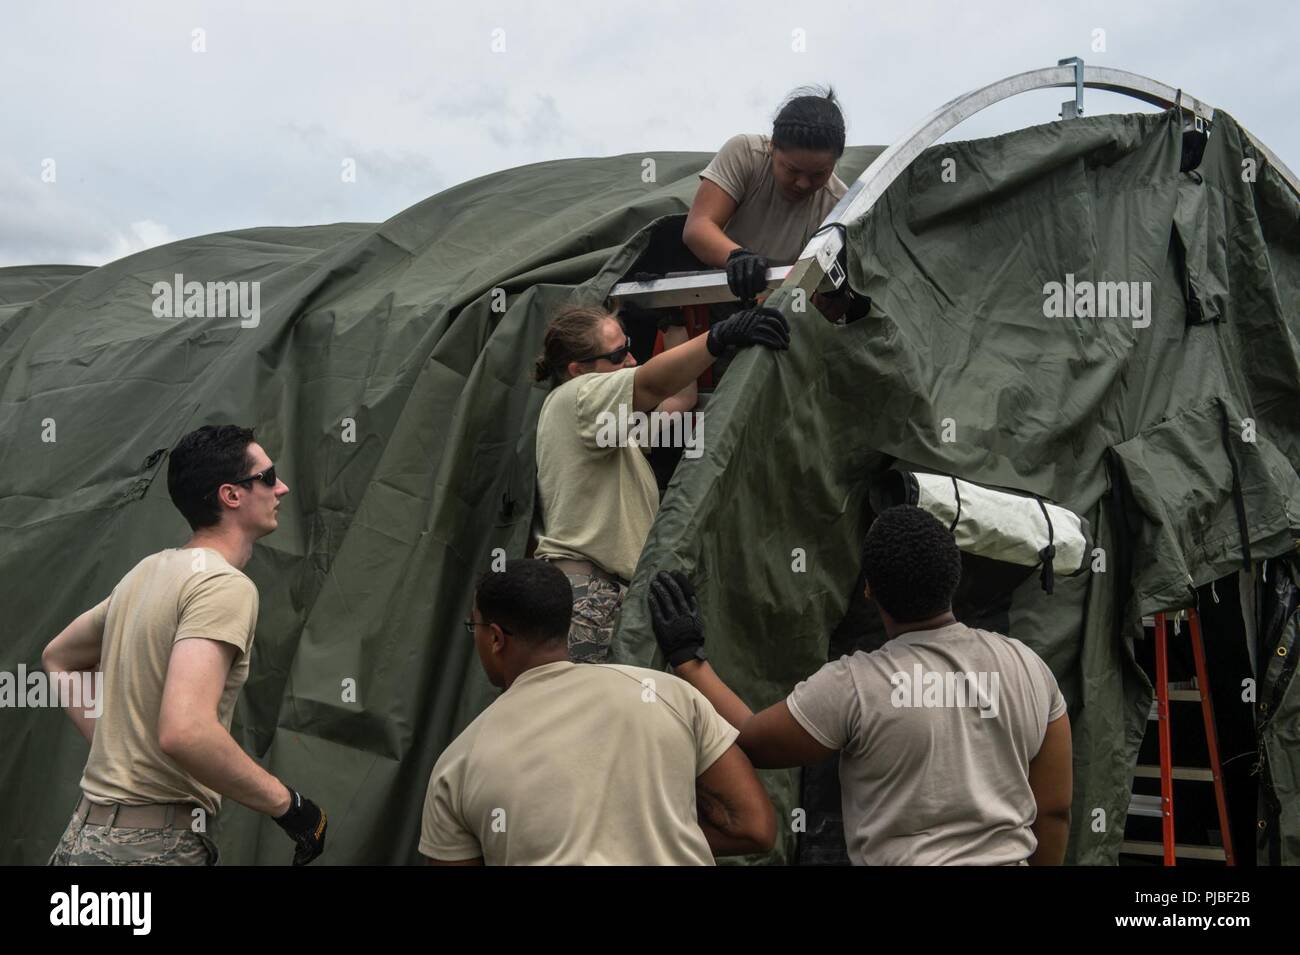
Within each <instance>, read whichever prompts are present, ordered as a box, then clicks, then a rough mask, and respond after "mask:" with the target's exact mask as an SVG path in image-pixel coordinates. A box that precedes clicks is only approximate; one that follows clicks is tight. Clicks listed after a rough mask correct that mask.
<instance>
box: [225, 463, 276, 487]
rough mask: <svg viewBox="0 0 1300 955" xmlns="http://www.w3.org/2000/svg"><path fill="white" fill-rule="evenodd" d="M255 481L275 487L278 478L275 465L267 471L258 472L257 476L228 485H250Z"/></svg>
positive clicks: (250, 476) (251, 475)
mask: <svg viewBox="0 0 1300 955" xmlns="http://www.w3.org/2000/svg"><path fill="white" fill-rule="evenodd" d="M254 481H261V482H262V483H263V484H265V485H266V486H267V487H275V485H276V482H277V481H278V478H276V476H275V465H274V464H272V465H271V466H270V467H269V468H267V469H266V470H265V471H258V472H257V473H256V474H250V475H249V476H248V477H246V478H240V479H239V480H238V481H227V482H226V483H227V484H248V485H251V484H252V483H253V482H254Z"/></svg>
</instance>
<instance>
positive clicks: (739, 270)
mask: <svg viewBox="0 0 1300 955" xmlns="http://www.w3.org/2000/svg"><path fill="white" fill-rule="evenodd" d="M727 288H729V289H731V294H732V295H734V296H736V298H739V299H747V298H753V297H754V296H756V295H758V294H759V293H760V292H762V291H763V289H765V288H767V259H765V258H763V257H762V256H761V255H759V254H758V253H756V252H750V251H749V249H732V250H731V254H730V255H728V256H727Z"/></svg>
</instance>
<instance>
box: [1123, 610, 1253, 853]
mask: <svg viewBox="0 0 1300 955" xmlns="http://www.w3.org/2000/svg"><path fill="white" fill-rule="evenodd" d="M1186 614H1187V624H1188V631H1189V633H1190V637H1191V642H1192V657H1193V659H1194V660H1195V662H1196V686H1195V688H1194V689H1187V690H1171V689H1170V688H1169V655H1168V634H1167V632H1166V631H1167V627H1166V622H1167V621H1166V615H1165V614H1163V613H1158V614H1156V615H1155V658H1156V704H1155V710H1154V718H1155V719H1157V720H1158V721H1159V723H1158V732H1159V741H1160V765H1159V766H1150V765H1141V764H1139V765H1138V766H1137V767H1136V768H1135V770H1134V775H1135V776H1138V777H1143V778H1159V780H1160V796H1159V797H1155V796H1144V795H1141V794H1137V793H1134V794H1133V796H1132V800H1131V802H1130V803H1129V814H1130V815H1135V816H1152V817H1159V818H1160V820H1161V841H1160V842H1139V841H1125V842H1124V843H1123V844H1122V845H1121V846H1120V852H1121V853H1128V854H1131V855H1159V856H1163V858H1164V864H1165V865H1175V864H1177V861H1176V857H1177V856H1178V855H1182V856H1183V857H1184V858H1188V859H1205V860H1211V861H1216V860H1217V861H1221V862H1224V863H1226V864H1227V865H1236V861H1235V859H1234V857H1233V853H1232V831H1231V829H1230V828H1229V825H1228V802H1227V799H1226V797H1225V794H1224V787H1223V768H1222V766H1221V765H1220V763H1219V738H1218V734H1217V733H1215V730H1214V704H1213V702H1211V700H1210V689H1209V687H1210V683H1209V678H1208V677H1207V675H1206V667H1205V644H1204V642H1203V641H1202V639H1201V618H1200V615H1199V614H1197V612H1196V610H1195V608H1192V609H1189V610H1187V611H1186ZM1178 616H1179V615H1178V614H1175V617H1174V621H1173V623H1174V625H1175V634H1176V633H1177V617H1178ZM1171 701H1175V702H1176V701H1186V702H1194V701H1199V702H1200V704H1201V720H1202V723H1203V724H1204V726H1205V742H1206V748H1207V750H1208V751H1209V758H1210V765H1209V767H1208V768H1207V767H1201V766H1175V765H1173V746H1172V734H1171V731H1170V710H1169V704H1170V702H1171ZM1174 780H1186V781H1194V782H1210V783H1213V784H1214V800H1215V803H1216V805H1217V807H1218V810H1219V831H1220V832H1221V833H1222V834H1223V846H1222V847H1219V846H1201V845H1190V844H1179V843H1176V842H1175V841H1174Z"/></svg>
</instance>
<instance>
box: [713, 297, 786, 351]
mask: <svg viewBox="0 0 1300 955" xmlns="http://www.w3.org/2000/svg"><path fill="white" fill-rule="evenodd" d="M707 345H708V348H709V354H710V355H712V356H713V357H714V358H717V357H718V356H719V355H721V354H722V353H723V352H724V351H726V350H727V348H728V347H730V346H731V345H766V346H767V347H768V348H776V349H779V350H781V351H784V350H785V349H787V348H789V347H790V323H789V322H787V321H786V320H785V316H784V315H782V314H781V313H780V312H778V311H777V310H776V309H774V308H748V309H745V311H743V312H737V313H736V314H735V315H731V316H729V317H727V318H724V319H723V320H722V321H720V322H715V323H714V324H712V325H710V326H709V340H708V342H707Z"/></svg>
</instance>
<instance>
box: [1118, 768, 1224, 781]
mask: <svg viewBox="0 0 1300 955" xmlns="http://www.w3.org/2000/svg"><path fill="white" fill-rule="evenodd" d="M1173 770H1174V779H1186V780H1191V781H1193V782H1200V783H1212V782H1214V773H1213V772H1211V771H1210V770H1208V769H1205V768H1204V767H1202V766H1175V767H1174V768H1173ZM1133 775H1134V776H1141V777H1142V778H1143V779H1159V778H1160V767H1159V766H1145V765H1141V764H1139V765H1138V766H1136V767H1134V770H1133Z"/></svg>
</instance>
